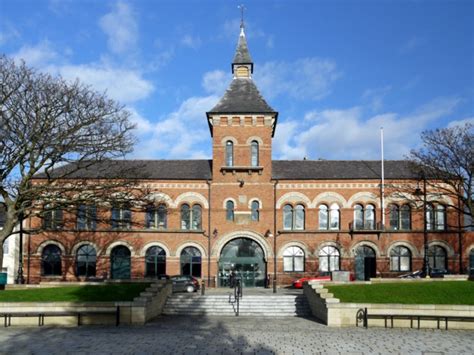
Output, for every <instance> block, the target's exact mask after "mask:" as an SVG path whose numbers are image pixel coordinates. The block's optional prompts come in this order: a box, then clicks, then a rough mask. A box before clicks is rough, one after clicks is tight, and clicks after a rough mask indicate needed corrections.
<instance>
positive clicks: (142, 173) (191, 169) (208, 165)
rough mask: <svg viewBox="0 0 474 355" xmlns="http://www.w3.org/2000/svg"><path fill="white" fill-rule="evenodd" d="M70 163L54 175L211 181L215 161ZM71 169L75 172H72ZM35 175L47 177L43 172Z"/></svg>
mask: <svg viewBox="0 0 474 355" xmlns="http://www.w3.org/2000/svg"><path fill="white" fill-rule="evenodd" d="M81 165H82V166H84V168H83V169H80V170H78V169H77V168H76V167H77V165H76V164H68V165H65V166H63V167H60V168H58V169H57V171H56V173H57V175H56V174H54V173H53V174H52V175H53V176H54V175H56V176H61V177H62V176H65V177H66V178H68V179H78V178H80V179H98V178H109V179H113V178H120V177H122V178H127V179H156V180H209V179H211V178H212V173H211V171H212V160H106V161H102V162H99V163H93V164H91V163H87V162H85V163H81ZM71 172H72V173H71ZM35 177H36V178H45V177H46V175H45V174H44V173H40V174H37V175H36V176H35Z"/></svg>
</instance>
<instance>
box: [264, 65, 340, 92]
mask: <svg viewBox="0 0 474 355" xmlns="http://www.w3.org/2000/svg"><path fill="white" fill-rule="evenodd" d="M340 76H341V73H340V72H339V71H338V70H337V68H336V63H335V62H334V61H332V60H329V59H322V58H316V57H312V58H303V59H298V60H296V61H294V62H284V61H280V62H267V63H264V64H263V65H259V67H258V71H256V73H255V81H256V82H257V84H258V86H259V88H260V89H261V90H262V93H263V95H264V96H265V97H266V98H268V99H271V98H273V97H277V96H279V95H287V96H290V97H292V98H293V99H298V100H304V99H309V100H319V99H322V98H323V97H325V96H327V95H328V94H329V93H330V92H331V89H332V84H333V83H334V82H335V81H336V80H337V79H338V78H339V77H340Z"/></svg>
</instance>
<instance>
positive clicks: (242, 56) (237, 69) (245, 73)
mask: <svg viewBox="0 0 474 355" xmlns="http://www.w3.org/2000/svg"><path fill="white" fill-rule="evenodd" d="M238 7H239V9H240V16H241V17H240V35H239V42H238V43H237V49H236V50H235V55H234V60H233V61H232V74H234V77H245V78H250V74H252V73H253V62H252V58H251V57H250V53H249V48H248V46H247V39H246V38H245V24H244V9H245V7H244V5H239V6H238Z"/></svg>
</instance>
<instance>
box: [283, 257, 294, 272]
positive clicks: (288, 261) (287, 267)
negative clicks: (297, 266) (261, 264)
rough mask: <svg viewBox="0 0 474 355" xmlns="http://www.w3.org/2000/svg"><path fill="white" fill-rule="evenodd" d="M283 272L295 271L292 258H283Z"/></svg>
mask: <svg viewBox="0 0 474 355" xmlns="http://www.w3.org/2000/svg"><path fill="white" fill-rule="evenodd" d="M283 271H293V257H292V256H284V257H283Z"/></svg>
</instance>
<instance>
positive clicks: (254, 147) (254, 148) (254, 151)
mask: <svg viewBox="0 0 474 355" xmlns="http://www.w3.org/2000/svg"><path fill="white" fill-rule="evenodd" d="M250 156H251V158H250V165H251V166H258V142H257V141H252V143H250Z"/></svg>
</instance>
